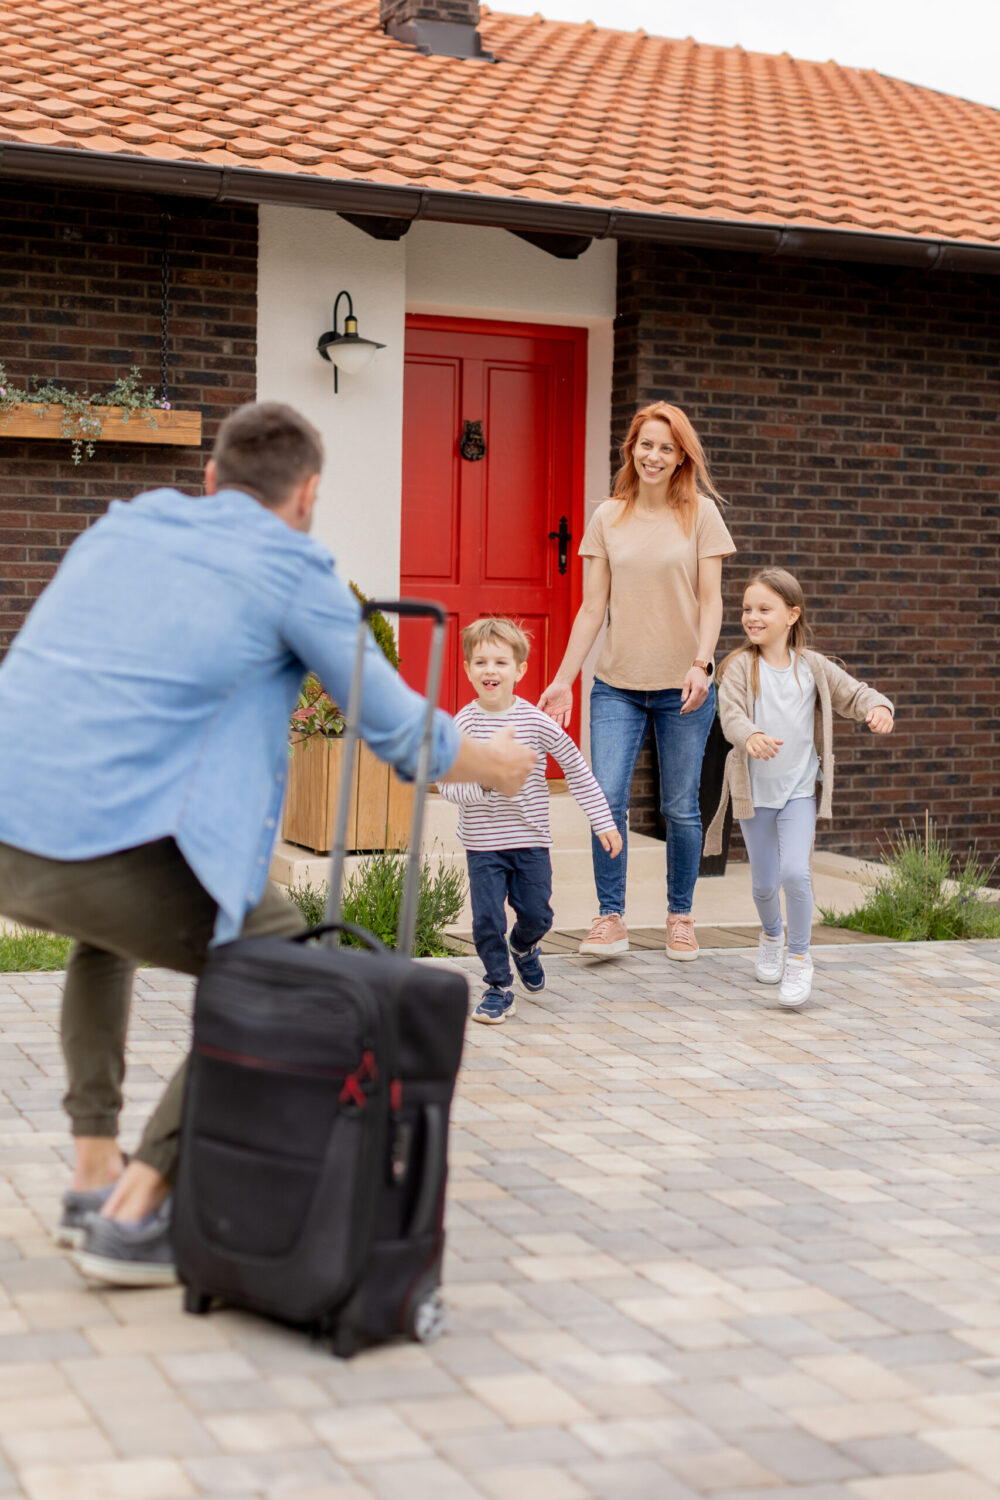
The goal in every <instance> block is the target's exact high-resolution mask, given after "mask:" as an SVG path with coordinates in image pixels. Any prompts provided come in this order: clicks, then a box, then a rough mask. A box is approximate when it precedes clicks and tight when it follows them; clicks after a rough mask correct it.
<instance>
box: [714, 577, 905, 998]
mask: <svg viewBox="0 0 1000 1500" xmlns="http://www.w3.org/2000/svg"><path fill="white" fill-rule="evenodd" d="M743 629H744V630H745V631H746V634H747V640H746V643H745V644H744V645H742V646H740V647H738V648H737V650H735V651H732V652H730V654H729V655H728V656H727V657H726V659H725V661H723V662H722V663H721V664H720V667H719V718H720V720H721V722H722V729H723V732H724V734H725V736H726V739H727V740H729V741H730V743H731V744H732V747H733V748H732V750H731V751H730V752H729V755H728V757H727V760H726V775H725V781H724V782H723V787H722V801H721V802H720V804H719V810H718V812H717V813H716V815H715V817H714V818H713V820H712V825H711V827H710V828H709V830H708V837H707V839H706V843H705V852H706V853H707V854H708V853H718V852H719V850H720V849H721V847H722V821H723V817H724V815H725V810H726V804H727V802H728V800H729V797H730V795H732V799H733V812H734V814H735V815H736V817H737V818H739V820H740V828H741V829H742V832H743V842H744V843H745V844H746V848H747V854H748V855H749V856H750V873H751V876H752V878H753V899H754V904H755V906H756V907H757V911H758V913H759V915H760V920H761V923H762V925H763V931H762V932H761V935H760V942H759V945H758V949H757V962H756V964H755V966H754V972H755V974H756V975H757V978H758V979H759V981H760V983H761V984H779V983H780V985H781V989H780V990H779V992H778V1000H779V1002H780V1004H782V1005H785V1006H788V1007H789V1008H790V1009H794V1008H795V1007H797V1006H799V1005H802V1004H803V1003H804V1002H805V1001H806V1000H808V998H809V991H810V989H811V988H812V979H813V964H812V959H811V958H810V956H809V937H810V933H811V930H812V912H813V900H812V887H811V884H810V879H809V855H810V851H811V849H812V842H813V834H814V832H815V828H816V816H817V813H816V778H817V775H819V776H821V778H822V782H823V795H822V798H821V800H820V805H819V816H820V817H821V818H828V817H829V816H830V809H831V804H832V799H833V750H832V746H833V713H834V711H836V712H837V713H838V714H841V715H842V716H843V717H844V718H845V719H863V720H864V721H865V723H866V724H867V725H868V727H869V729H870V730H871V731H872V733H873V734H891V733H892V727H893V712H894V710H893V706H892V703H891V702H890V701H889V699H888V698H884V697H883V696H882V694H881V693H877V692H876V691H875V689H874V688H870V687H868V686H867V684H866V683H863V682H857V681H856V680H855V679H854V678H853V677H849V676H848V674H847V673H846V672H845V671H844V670H843V668H842V667H839V666H838V665H837V664H836V663H835V662H833V661H831V660H830V659H829V657H826V656H820V655H819V654H818V653H817V652H815V651H809V650H807V649H806V646H807V641H808V637H809V632H808V627H807V625H806V618H805V600H804V598H803V596H802V589H801V588H800V586H799V583H798V580H797V579H796V578H793V576H792V574H791V573H786V572H785V570H784V569H783V568H764V569H762V571H761V572H759V573H755V574H754V576H753V578H752V579H751V580H750V583H749V584H748V586H747V590H746V593H745V594H744V595H743ZM817 746H819V753H817ZM779 886H783V887H784V891H785V905H786V908H787V914H788V961H787V963H785V962H784V954H783V940H782V926H781V905H780V902H779V899H778V890H779Z"/></svg>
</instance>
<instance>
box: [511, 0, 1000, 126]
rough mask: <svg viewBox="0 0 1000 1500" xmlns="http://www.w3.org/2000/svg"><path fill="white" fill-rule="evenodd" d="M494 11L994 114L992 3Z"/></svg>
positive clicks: (874, 0)
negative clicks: (770, 63) (687, 43)
mask: <svg viewBox="0 0 1000 1500" xmlns="http://www.w3.org/2000/svg"><path fill="white" fill-rule="evenodd" d="M487 3H488V4H489V5H490V8H491V9H492V10H497V11H507V12H513V13H515V14H517V15H532V14H534V12H536V11H540V12H541V13H542V15H544V16H546V17H547V18H548V19H550V20H553V21H593V22H595V23H596V25H598V26H612V27H615V28H616V29H618V30H623V31H634V30H636V29H637V28H639V27H640V26H641V27H642V28H643V29H644V30H645V31H649V32H652V33H654V34H656V35H657V36H671V37H684V36H693V37H694V38H695V40H696V41H699V42H712V43H715V44H717V45H719V46H723V47H733V46H736V44H737V43H739V44H740V45H741V46H743V47H746V49H747V50H748V51H753V52H790V53H791V54H792V56H793V57H800V58H803V59H807V60H810V61H819V62H827V61H829V60H830V59H831V58H833V59H834V60H835V61H836V62H838V63H843V64H844V65H845V66H848V67H855V68H876V69H877V70H878V71H879V72H880V73H888V74H889V75H890V76H892V77H893V78H902V79H905V80H906V81H907V82H908V83H920V84H923V85H925V86H926V87H927V88H932V89H939V90H940V91H941V92H942V93H945V94H957V95H959V96H960V97H961V98H963V99H975V100H977V101H978V102H979V103H981V104H990V105H992V106H993V107H994V108H995V109H1000V0H693V3H692V0H688V3H686V4H684V3H681V0H487Z"/></svg>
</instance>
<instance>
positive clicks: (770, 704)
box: [750, 657, 819, 807]
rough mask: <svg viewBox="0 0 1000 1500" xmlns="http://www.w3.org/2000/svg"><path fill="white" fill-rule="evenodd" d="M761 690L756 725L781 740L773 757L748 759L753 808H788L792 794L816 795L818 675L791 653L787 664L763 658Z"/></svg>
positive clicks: (760, 660)
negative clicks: (781, 665)
mask: <svg viewBox="0 0 1000 1500" xmlns="http://www.w3.org/2000/svg"><path fill="white" fill-rule="evenodd" d="M757 665H758V667H759V668H760V691H759V693H758V695H757V697H756V698H755V699H754V705H753V721H754V723H755V724H756V726H757V728H758V729H762V730H763V731H764V733H765V734H769V735H771V736H773V738H774V739H776V740H783V741H784V744H783V745H782V747H781V749H780V750H779V751H778V753H777V755H776V756H775V757H774V759H773V760H752V759H751V761H750V789H751V792H752V794H753V805H754V807H784V805H785V803H786V802H791V801H792V799H793V797H814V796H815V795H816V775H817V773H818V771H819V756H818V755H817V753H816V741H815V737H814V717H815V712H816V679H815V677H814V676H813V674H812V670H811V668H810V666H809V664H808V662H806V661H804V660H803V659H802V657H799V659H798V661H796V660H795V658H794V657H793V658H792V661H791V663H790V664H789V665H788V666H787V667H780V668H779V667H769V666H768V664H767V662H766V661H764V659H763V658H762V657H761V658H760V659H759V660H758V663H757Z"/></svg>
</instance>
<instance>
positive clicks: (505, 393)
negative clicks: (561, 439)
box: [482, 365, 555, 587]
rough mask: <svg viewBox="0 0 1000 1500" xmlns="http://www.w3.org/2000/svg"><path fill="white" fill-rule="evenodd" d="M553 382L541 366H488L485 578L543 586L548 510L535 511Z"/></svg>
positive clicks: (544, 476) (546, 462)
mask: <svg viewBox="0 0 1000 1500" xmlns="http://www.w3.org/2000/svg"><path fill="white" fill-rule="evenodd" d="M551 383H552V370H551V367H550V366H547V365H522V366H521V367H520V368H512V367H510V366H493V367H490V366H489V365H488V366H487V370H486V384H487V396H486V411H487V421H486V428H487V431H488V432H489V434H490V443H491V447H492V448H493V450H494V462H493V463H492V464H491V465H490V466H489V468H488V469H487V471H486V475H485V478H486V497H485V510H484V516H483V522H484V532H485V553H484V558H483V573H482V576H483V579H484V581H485V580H486V579H488V580H489V581H490V582H491V583H493V582H497V583H499V582H501V581H503V582H506V583H513V582H520V583H530V584H535V585H538V584H541V585H542V586H543V587H545V586H546V585H547V583H548V578H547V562H548V558H549V553H550V551H551V545H550V543H549V539H548V532H549V529H550V528H549V527H548V526H547V525H546V520H545V518H546V517H547V515H548V508H546V509H545V511H544V512H542V511H540V508H539V498H540V497H541V496H544V495H547V494H548V493H549V488H550V474H549V469H550V453H551V448H552V445H553V441H554V437H555V434H554V433H553V432H552V430H551V402H550V399H549V396H550V387H551Z"/></svg>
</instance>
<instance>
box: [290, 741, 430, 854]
mask: <svg viewBox="0 0 1000 1500" xmlns="http://www.w3.org/2000/svg"><path fill="white" fill-rule="evenodd" d="M293 744H294V749H293V751H292V754H291V756H290V759H289V766H288V790H287V793H286V796H285V814H284V818H283V820H282V825H281V836H282V838H283V839H287V841H288V842H289V843H290V844H302V845H303V846H304V848H306V849H312V850H313V852H314V853H316V854H326V853H328V852H329V850H330V846H331V845H332V843H333V823H334V817H335V815H336V810H337V797H338V795H339V793H340V779H341V774H342V769H343V763H344V742H343V740H328V739H324V738H323V737H322V736H321V735H318V734H317V735H312V736H311V737H310V738H309V739H307V740H300V741H298V743H294V741H293ZM353 781H354V785H353V787H352V791H351V805H350V809H349V811H348V815H347V839H346V848H347V850H348V852H350V853H363V852H366V851H370V850H372V849H402V848H405V847H406V845H407V844H408V843H409V838H410V820H411V818H412V816H413V787H412V786H411V785H410V784H409V783H407V782H403V781H400V780H399V778H398V776H396V775H395V773H394V772H393V771H392V770H390V768H389V767H388V766H387V765H386V764H385V763H384V761H381V760H378V759H377V757H376V756H374V755H373V754H372V753H371V751H370V750H369V749H368V747H367V745H364V744H361V745H359V746H358V754H357V756H356V757H355V762H354V778H353Z"/></svg>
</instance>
